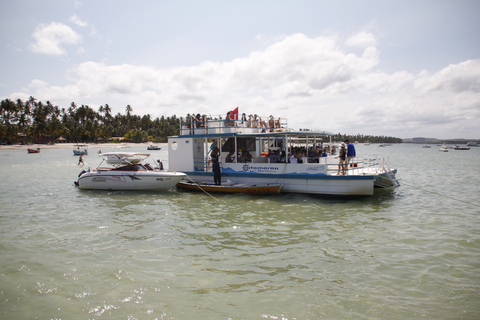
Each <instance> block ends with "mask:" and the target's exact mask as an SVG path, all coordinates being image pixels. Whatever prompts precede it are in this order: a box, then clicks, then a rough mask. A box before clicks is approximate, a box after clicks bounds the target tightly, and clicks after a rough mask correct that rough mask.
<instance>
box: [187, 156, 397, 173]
mask: <svg viewBox="0 0 480 320" xmlns="http://www.w3.org/2000/svg"><path fill="white" fill-rule="evenodd" d="M301 159H302V162H301V163H297V164H295V163H290V161H288V160H287V162H285V161H281V162H277V163H279V164H282V163H283V164H284V163H287V164H288V165H298V166H304V165H308V166H319V167H320V166H324V167H325V169H326V174H327V175H337V173H338V172H339V171H340V172H342V171H345V172H346V175H362V174H382V173H385V172H390V171H391V169H390V167H389V165H388V162H389V161H388V160H389V159H388V158H384V157H380V156H379V155H366V156H362V157H355V158H353V159H352V160H351V161H350V162H349V163H348V164H339V159H338V157H337V156H335V155H328V156H326V157H314V158H312V157H302V158H301ZM234 163H235V162H234ZM238 163H243V162H238ZM248 163H272V162H270V158H269V157H265V156H262V157H253V158H252V160H251V161H248ZM225 164H227V163H226V162H225V161H222V166H224V165H225ZM194 166H195V170H196V171H212V163H211V159H210V158H209V157H207V158H206V159H203V160H200V161H195V163H194Z"/></svg>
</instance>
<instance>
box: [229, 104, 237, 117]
mask: <svg viewBox="0 0 480 320" xmlns="http://www.w3.org/2000/svg"><path fill="white" fill-rule="evenodd" d="M230 120H238V107H236V108H235V109H233V111H230Z"/></svg>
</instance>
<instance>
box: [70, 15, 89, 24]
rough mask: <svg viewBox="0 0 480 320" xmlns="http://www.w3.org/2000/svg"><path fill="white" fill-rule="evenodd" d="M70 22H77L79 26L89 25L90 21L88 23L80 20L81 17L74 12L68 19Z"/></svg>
mask: <svg viewBox="0 0 480 320" xmlns="http://www.w3.org/2000/svg"><path fill="white" fill-rule="evenodd" d="M68 20H69V21H70V22H72V23H74V24H76V25H77V26H79V27H86V26H88V23H86V22H85V21H82V20H80V18H79V17H78V16H77V15H76V14H74V15H73V16H71V17H70V19H68Z"/></svg>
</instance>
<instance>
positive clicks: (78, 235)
mask: <svg viewBox="0 0 480 320" xmlns="http://www.w3.org/2000/svg"><path fill="white" fill-rule="evenodd" d="M164 149H165V148H164ZM103 151H105V150H103ZM130 151H142V152H145V147H142V148H132V149H131V150H130ZM151 153H152V154H154V155H155V157H156V158H157V159H162V160H164V163H165V165H166V166H168V162H167V161H166V160H167V152H166V151H165V150H161V151H152V152H151ZM376 153H379V154H382V155H385V156H388V157H389V158H390V163H391V166H392V167H395V168H397V169H398V174H397V177H398V178H400V179H401V183H402V186H401V187H400V188H398V189H395V190H393V191H392V190H378V191H376V193H375V195H374V196H372V197H366V198H359V199H342V198H326V197H319V196H312V195H295V194H279V195H273V196H256V195H213V197H210V196H208V195H206V194H204V193H194V192H181V191H176V190H175V189H173V190H169V191H165V192H109V191H82V190H79V189H77V188H75V187H74V186H73V181H74V180H76V178H77V176H78V174H79V172H80V171H81V169H82V168H80V167H79V166H78V165H77V162H78V158H77V157H74V156H73V152H72V150H71V149H70V148H65V149H44V150H42V151H41V153H40V154H27V152H26V150H25V149H21V150H5V149H1V147H0V160H1V163H2V165H1V166H0V205H1V209H0V319H225V320H227V319H290V320H291V319H425V318H426V319H480V209H479V204H480V170H479V169H480V148H472V149H471V150H469V151H455V150H450V152H448V153H443V152H439V151H438V147H436V146H433V147H432V148H431V149H423V148H422V147H421V146H419V145H407V144H406V145H396V146H393V147H385V148H379V147H378V146H377V145H370V146H364V145H357V154H358V155H359V156H361V155H366V154H376ZM98 160H99V159H98V157H97V156H96V149H95V148H91V149H90V155H88V156H86V157H85V161H86V162H87V164H86V165H85V167H88V166H96V165H97V164H98V163H99V161H98Z"/></svg>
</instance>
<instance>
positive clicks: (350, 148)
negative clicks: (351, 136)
mask: <svg viewBox="0 0 480 320" xmlns="http://www.w3.org/2000/svg"><path fill="white" fill-rule="evenodd" d="M345 144H346V145H347V162H346V163H347V167H348V164H349V163H351V162H352V161H353V158H355V156H356V153H355V146H354V145H353V143H351V142H350V140H348V139H347V140H345Z"/></svg>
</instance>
